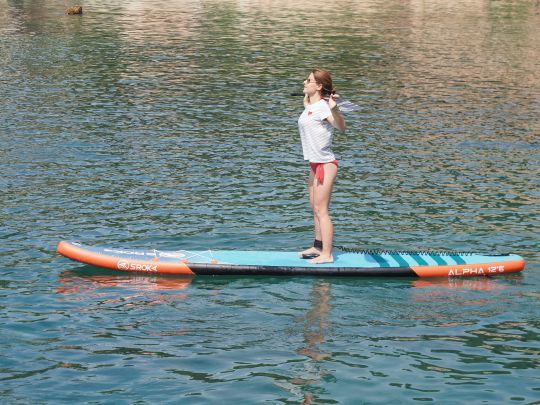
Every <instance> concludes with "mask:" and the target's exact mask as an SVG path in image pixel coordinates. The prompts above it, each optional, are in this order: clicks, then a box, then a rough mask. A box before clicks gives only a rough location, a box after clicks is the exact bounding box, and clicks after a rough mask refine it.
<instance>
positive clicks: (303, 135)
mask: <svg viewBox="0 0 540 405" xmlns="http://www.w3.org/2000/svg"><path fill="white" fill-rule="evenodd" d="M331 115H332V111H330V107H329V106H328V102H327V101H326V100H319V101H317V102H316V103H315V104H310V105H308V106H307V107H306V109H305V110H304V112H303V113H302V114H301V115H300V118H298V129H299V131H300V140H301V141H302V150H303V152H304V159H305V160H309V161H310V162H311V163H328V162H332V161H334V160H335V159H336V157H335V156H334V154H333V153H332V138H333V136H334V127H333V126H332V124H330V123H329V122H328V120H327V118H328V117H329V116H331Z"/></svg>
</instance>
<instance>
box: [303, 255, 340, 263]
mask: <svg viewBox="0 0 540 405" xmlns="http://www.w3.org/2000/svg"><path fill="white" fill-rule="evenodd" d="M333 262H334V257H333V256H332V255H330V256H323V255H320V256H319V257H316V258H315V259H313V260H310V261H309V262H308V263H311V264H322V263H333Z"/></svg>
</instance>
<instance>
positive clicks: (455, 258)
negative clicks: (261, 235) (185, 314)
mask: <svg viewBox="0 0 540 405" xmlns="http://www.w3.org/2000/svg"><path fill="white" fill-rule="evenodd" d="M81 247H82V248H84V249H87V250H90V251H93V252H95V253H100V254H104V255H107V256H114V257H118V258H125V259H138V260H153V259H155V258H156V257H157V258H159V260H160V261H170V262H177V261H180V260H187V261H188V263H194V264H213V263H216V262H217V263H219V264H222V265H236V266H276V267H293V268H294V267H330V268H332V267H346V268H355V267H358V268H380V267H383V268H404V267H405V268H408V267H411V266H453V265H460V264H480V263H489V262H498V261H511V260H518V259H520V257H519V256H517V255H505V256H497V255H493V256H489V255H480V254H450V253H448V254H447V253H414V252H407V253H404V252H394V253H392V252H387V253H348V252H340V251H335V252H334V254H333V256H334V262H333V263H324V264H310V263H309V260H305V259H302V258H300V257H299V256H298V253H297V252H279V251H244V250H205V251H187V250H178V251H160V250H136V249H129V250H128V249H114V248H100V247H89V246H81Z"/></svg>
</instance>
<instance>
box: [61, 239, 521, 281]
mask: <svg viewBox="0 0 540 405" xmlns="http://www.w3.org/2000/svg"><path fill="white" fill-rule="evenodd" d="M58 253H60V254H61V255H63V256H65V257H68V258H70V259H73V260H76V261H79V262H82V263H85V264H89V265H92V266H97V267H103V268H107V269H112V270H120V271H137V272H145V273H153V274H156V273H157V274H181V275H190V276H193V275H274V276H282V275H312V276H371V277H373V276H386V277H393V276H413V277H453V276H488V275H495V274H505V273H515V272H519V271H521V270H523V268H524V267H525V261H524V260H523V258H522V257H520V256H518V255H515V254H504V255H497V254H494V255H481V254H476V253H464V252H398V251H395V252H392V251H347V249H344V250H343V251H340V250H335V251H334V252H333V256H334V262H333V263H325V264H310V263H309V261H308V260H305V259H302V258H300V257H299V256H298V253H297V252H277V251H276V252H273V251H233V250H205V251H188V250H176V251H164V250H139V249H117V248H111V247H94V246H85V245H82V244H80V243H76V242H66V241H62V242H60V243H59V244H58Z"/></svg>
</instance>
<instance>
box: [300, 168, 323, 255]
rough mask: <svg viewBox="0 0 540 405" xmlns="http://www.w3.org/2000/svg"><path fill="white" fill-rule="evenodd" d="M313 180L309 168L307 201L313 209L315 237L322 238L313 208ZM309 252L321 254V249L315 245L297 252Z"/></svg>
mask: <svg viewBox="0 0 540 405" xmlns="http://www.w3.org/2000/svg"><path fill="white" fill-rule="evenodd" d="M315 181H317V180H316V179H315V173H313V170H310V171H309V178H308V191H309V203H310V205H311V209H312V210H313V224H314V228H315V239H318V240H322V236H321V225H320V224H319V219H318V218H317V215H315V209H314V208H313V188H314V183H315ZM310 254H321V251H320V249H317V248H316V247H313V246H312V247H310V248H308V249H306V250H304V251H302V252H300V253H299V255H300V256H302V255H310Z"/></svg>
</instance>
